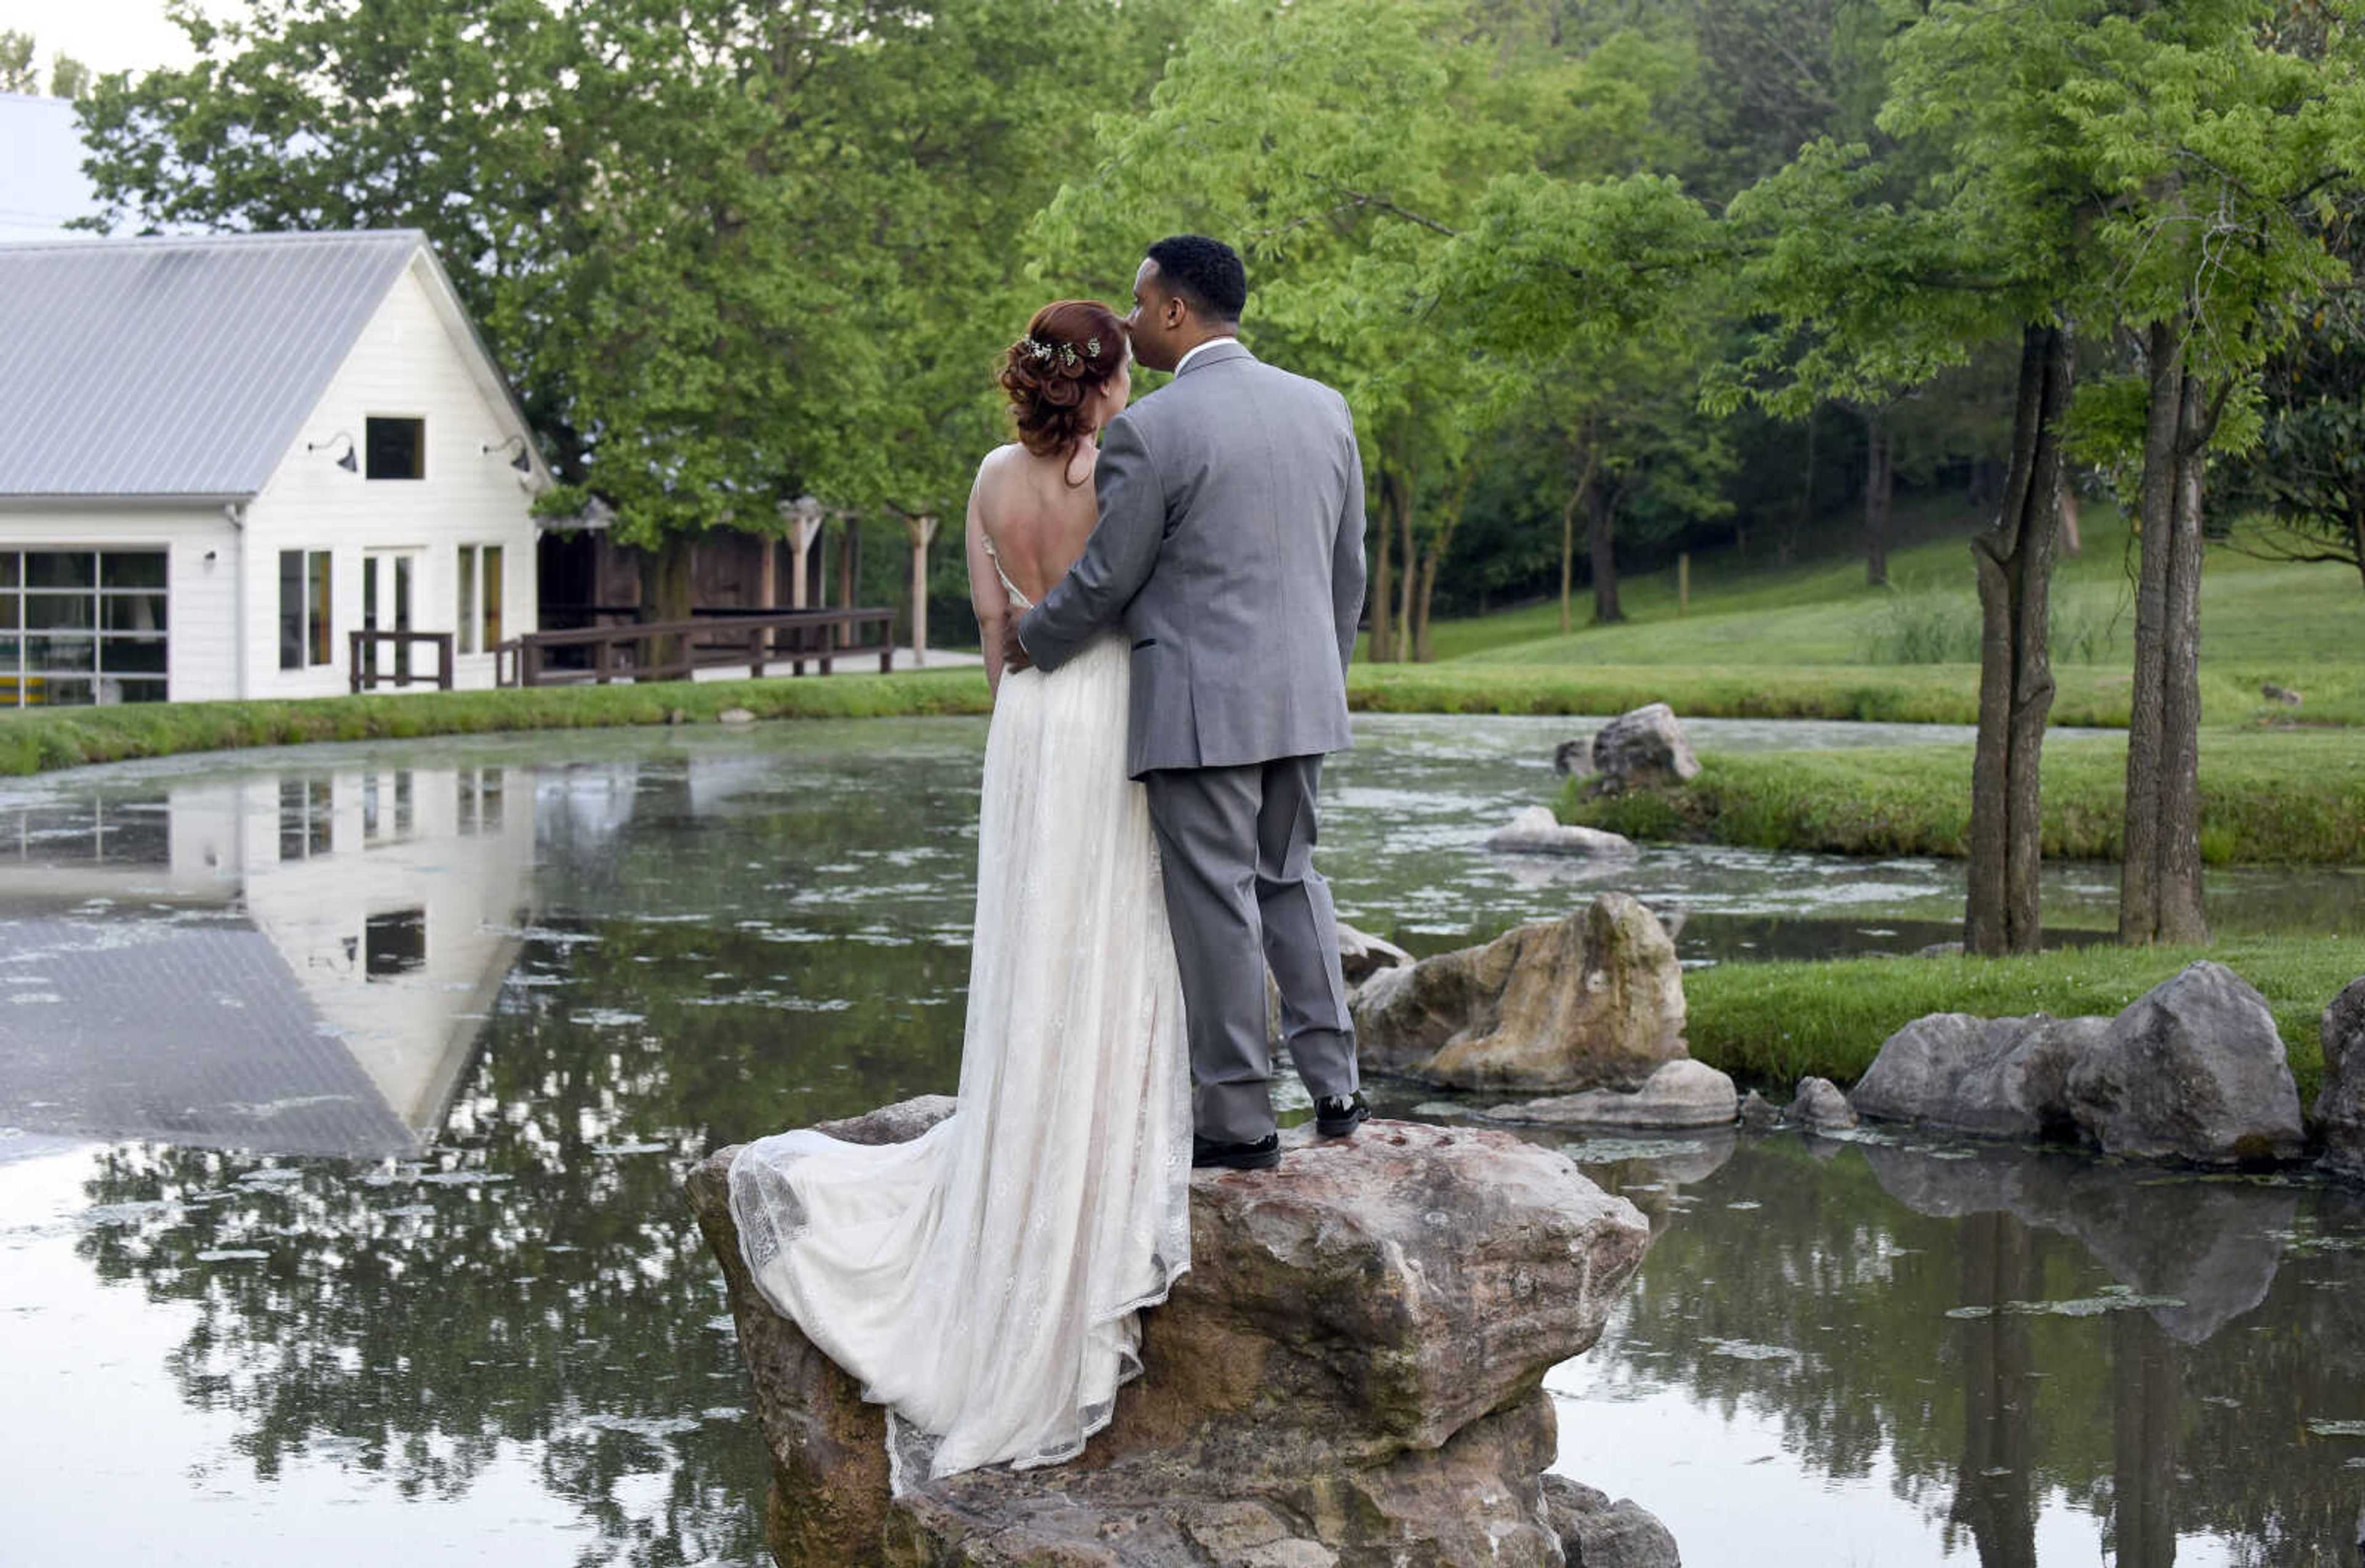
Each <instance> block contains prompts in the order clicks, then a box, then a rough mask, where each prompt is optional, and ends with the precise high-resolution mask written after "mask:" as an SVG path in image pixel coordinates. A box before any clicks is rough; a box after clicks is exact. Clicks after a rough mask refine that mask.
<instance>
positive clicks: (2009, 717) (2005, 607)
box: [1963, 325, 2070, 957]
mask: <svg viewBox="0 0 2365 1568" xmlns="http://www.w3.org/2000/svg"><path fill="white" fill-rule="evenodd" d="M2069 377H2070V361H2069V335H2068V332H2067V331H2065V330H2063V329H2061V328H2059V327H2056V326H2036V325H2033V326H2029V327H2027V328H2024V329H2023V330H2022V332H2021V345H2020V382H2019V390H2018V394H2017V396H2016V398H2014V401H2013V407H2012V463H2011V466H2010V468H2009V470H2008V471H2007V473H2006V475H2005V478H2004V495H2003V507H2002V510H2001V511H2000V512H1999V513H1998V515H1997V517H1996V521H1995V524H1994V526H1993V527H1991V528H1989V529H1987V530H1985V531H1983V532H1980V533H1978V535H1976V536H1974V537H1973V539H1972V541H1971V558H1972V560H1973V561H1974V562H1976V563H1977V564H1978V577H1979V738H1978V751H1977V753H1976V755H1975V756H1974V759H1973V761H1972V764H1971V832H1970V844H1969V846H1968V857H1969V862H1970V897H1969V900H1968V901H1967V907H1966V909H1965V912H1964V918H1963V945H1964V946H1965V947H1967V949H1968V950H1970V951H1971V952H1974V953H1982V954H1987V955H1989V956H1991V957H1992V956H1995V955H1999V954H2003V953H2031V952H2034V951H2035V950H2036V947H2037V943H2038V939H2039V937H2040V936H2041V935H2042V931H2043V927H2042V924H2041V921H2040V912H2039V908H2038V900H2037V884H2036V871H2037V866H2038V864H2039V861H2040V857H2041V856H2042V853H2043V848H2044V840H2043V837H2042V835H2041V834H2040V833H2039V830H2038V816H2037V812H2038V809H2039V806H2040V803H2041V801H2042V790H2041V786H2040V781H2039V774H2038V769H2039V766H2040V764H2041V762H2042V760H2043V756H2044V751H2045V720H2046V715H2047V714H2048V713H2050V712H2051V711H2052V710H2053V666H2052V656H2051V650H2050V647H2049V645H2048V644H2049V638H2050V633H2051V605H2050V602H2049V600H2050V597H2051V594H2052V588H2053V540H2054V533H2055V527H2054V518H2053V497H2054V494H2055V491H2056V489H2057V487H2058V484H2059V475H2060V468H2061V445H2060V419H2061V415H2062V413H2063V411H2064V410H2065V409H2067V408H2068V403H2069Z"/></svg>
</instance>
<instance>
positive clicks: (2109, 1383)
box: [1604, 1137, 2365, 1568]
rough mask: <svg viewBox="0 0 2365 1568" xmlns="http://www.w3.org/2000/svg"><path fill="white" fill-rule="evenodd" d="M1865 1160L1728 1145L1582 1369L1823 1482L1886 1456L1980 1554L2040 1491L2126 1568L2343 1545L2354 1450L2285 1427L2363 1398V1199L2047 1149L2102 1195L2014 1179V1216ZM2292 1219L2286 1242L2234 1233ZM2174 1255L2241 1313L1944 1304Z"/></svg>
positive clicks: (1777, 1146)
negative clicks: (1772, 1441) (1727, 1153)
mask: <svg viewBox="0 0 2365 1568" xmlns="http://www.w3.org/2000/svg"><path fill="white" fill-rule="evenodd" d="M1825 1152H1826V1153H1828V1152H1829V1151H1828V1147H1827V1148H1826V1150H1825ZM1866 1152H1868V1151H1864V1150H1858V1149H1854V1148H1850V1149H1846V1150H1844V1151H1842V1152H1840V1153H1839V1154H1837V1156H1836V1157H1835V1158H1830V1159H1820V1160H1819V1159H1814V1158H1811V1157H1810V1155H1809V1153H1808V1152H1807V1150H1806V1148H1805V1147H1804V1146H1803V1145H1802V1144H1801V1143H1800V1142H1799V1141H1798V1140H1795V1139H1792V1138H1788V1137H1780V1138H1773V1139H1766V1140H1762V1141H1756V1142H1745V1143H1744V1144H1743V1148H1742V1149H1741V1151H1740V1153H1739V1154H1738V1155H1737V1157H1736V1158H1735V1159H1733V1160H1732V1162H1731V1163H1730V1164H1729V1165H1727V1166H1726V1167H1725V1168H1724V1169H1723V1170H1721V1171H1720V1172H1719V1173H1718V1174H1717V1175H1716V1176H1715V1177H1714V1178H1712V1179H1711V1180H1710V1181H1709V1182H1705V1183H1702V1184H1700V1185H1698V1186H1694V1187H1690V1188H1687V1190H1686V1196H1687V1199H1688V1200H1690V1202H1691V1204H1692V1205H1693V1206H1692V1208H1691V1211H1690V1212H1689V1213H1684V1212H1678V1213H1676V1215H1674V1217H1673V1218H1672V1220H1671V1222H1670V1223H1668V1224H1666V1225H1665V1226H1664V1228H1663V1229H1662V1230H1661V1232H1660V1234H1659V1235H1658V1237H1657V1238H1656V1240H1655V1241H1654V1242H1653V1246H1652V1249H1651V1254H1650V1256H1649V1258H1648V1259H1647V1260H1646V1261H1645V1262H1644V1265H1643V1268H1642V1273H1641V1276H1640V1281H1639V1286H1638V1289H1639V1297H1638V1299H1637V1300H1636V1301H1635V1302H1634V1303H1633V1305H1632V1308H1631V1311H1630V1312H1629V1313H1628V1314H1627V1316H1626V1317H1625V1320H1624V1327H1623V1328H1622V1329H1621V1338H1620V1340H1619V1342H1618V1344H1617V1348H1616V1350H1615V1351H1614V1354H1615V1355H1616V1357H1617V1364H1616V1365H1615V1366H1613V1367H1607V1368H1605V1369H1604V1372H1605V1373H1606V1374H1608V1375H1612V1376H1614V1377H1617V1378H1620V1379H1623V1380H1626V1381H1631V1382H1638V1383H1651V1384H1658V1383H1675V1384H1677V1385H1680V1386H1683V1387H1685V1388H1687V1390H1689V1391H1690V1392H1691V1394H1692V1395H1693V1396H1694V1397H1695V1398H1697V1399H1698V1400H1699V1401H1701V1402H1702V1403H1703V1404H1706V1405H1708V1406H1710V1407H1712V1408H1716V1409H1718V1410H1720V1411H1721V1412H1722V1413H1724V1414H1725V1415H1727V1416H1730V1415H1731V1414H1732V1413H1733V1412H1734V1411H1735V1410H1736V1409H1737V1408H1739V1407H1741V1406H1747V1407H1748V1408H1749V1409H1750V1410H1751V1411H1753V1412H1754V1413H1758V1414H1760V1415H1763V1416H1765V1417H1771V1418H1773V1419H1775V1420H1777V1422H1778V1423H1779V1424H1780V1426H1781V1428H1782V1429H1783V1433H1784V1441H1785V1445H1786V1446H1787V1447H1788V1448H1789V1449H1791V1450H1793V1451H1794V1452H1797V1453H1799V1454H1800V1455H1801V1456H1803V1457H1804V1459H1805V1460H1806V1461H1807V1462H1809V1463H1810V1464H1811V1465H1812V1466H1814V1467H1816V1468H1819V1469H1821V1470H1823V1471H1825V1472H1827V1473H1831V1474H1833V1475H1834V1476H1842V1477H1862V1476H1864V1475H1866V1474H1867V1473H1870V1471H1871V1469H1872V1466H1873V1463H1874V1462H1875V1461H1876V1460H1877V1458H1879V1457H1880V1456H1881V1455H1882V1454H1883V1453H1886V1454H1887V1455H1888V1457H1889V1462H1890V1463H1891V1464H1892V1466H1893V1470H1894V1474H1895V1478H1896V1479H1895V1486H1896V1489H1897V1491H1898V1493H1899V1495H1900V1496H1902V1497H1904V1498H1906V1499H1907V1500H1909V1501H1911V1502H1913V1503H1914V1504H1916V1505H1917V1506H1920V1507H1922V1509H1923V1510H1924V1511H1925V1512H1926V1513H1928V1514H1929V1515H1930V1516H1931V1517H1932V1518H1934V1519H1943V1520H1945V1521H1946V1522H1947V1523H1948V1524H1949V1525H1950V1526H1952V1527H1955V1528H1959V1529H1965V1530H1967V1531H1968V1532H1969V1534H1970V1535H1971V1537H1972V1538H1973V1539H1974V1540H1975V1541H1976V1542H1977V1545H1978V1552H1979V1561H1980V1562H1981V1563H1982V1564H1983V1565H1986V1568H1998V1565H2003V1564H2019V1563H2026V1562H2032V1561H2034V1510H2035V1508H2036V1506H2037V1505H2038V1504H2039V1502H2041V1501H2042V1500H2043V1499H2045V1498H2046V1497H2047V1496H2048V1495H2058V1496H2059V1497H2061V1498H2062V1499H2064V1500H2066V1501H2067V1502H2068V1503H2069V1504H2070V1505H2072V1506H2079V1507H2081V1508H2085V1509H2088V1510H2090V1511H2091V1512H2092V1513H2093V1514H2094V1515H2095V1516H2096V1517H2097V1518H2099V1519H2102V1520H2103V1521H2105V1522H2106V1524H2107V1526H2108V1528H2109V1529H2110V1530H2111V1532H2112V1534H2113V1539H2114V1540H2115V1541H2116V1543H2117V1544H2116V1546H2115V1548H2114V1558H2115V1560H2116V1561H2119V1562H2124V1563H2126V1564H2128V1565H2130V1568H2135V1565H2142V1568H2156V1565H2157V1564H2161V1563H2166V1562H2170V1561H2171V1560H2172V1554H2173V1551H2174V1543H2175V1535H2176V1531H2177V1530H2178V1529H2184V1530H2186V1531H2196V1530H2199V1531H2209V1532H2213V1533H2216V1534H2220V1535H2224V1536H2226V1537H2229V1538H2231V1539H2233V1540H2235V1541H2236V1543H2237V1551H2240V1552H2242V1553H2243V1554H2244V1556H2243V1558H2242V1560H2243V1561H2244V1562H2257V1563H2260V1564H2264V1563H2270V1562H2315V1561H2318V1560H2319V1559H2318V1558H2317V1557H2315V1556H2313V1555H2310V1554H2311V1553H2315V1552H2319V1551H2322V1552H2327V1553H2328V1552H2330V1551H2331V1548H2332V1544H2333V1543H2337V1542H2340V1541H2344V1540H2347V1539H2348V1535H2347V1531H2348V1529H2349V1528H2350V1525H2351V1521H2352V1519H2353V1517H2354V1515H2355V1512H2356V1507H2357V1504H2358V1501H2359V1493H2360V1491H2365V1482H2360V1477H2359V1472H2358V1471H2355V1470H2348V1469H2346V1468H2345V1462H2346V1461H2347V1460H2348V1458H2350V1457H2352V1456H2356V1455H2358V1454H2359V1453H2360V1451H2365V1450H2360V1447H2359V1445H2358V1444H2356V1443H2354V1442H2348V1443H2343V1442H2338V1441H2330V1440H2324V1439H2312V1438H2310V1437H2309V1436H2307V1434H2306V1425H2307V1422H2308V1421H2309V1420H2310V1419H2317V1418H2335V1419H2341V1418H2346V1419H2353V1418H2354V1417H2355V1413H2356V1412H2357V1411H2359V1410H2360V1409H2365V1251H2359V1250H2354V1249H2353V1248H2355V1247H2356V1246H2357V1244H2358V1243H2359V1242H2365V1201H2360V1200H2359V1199H2356V1198H2354V1197H2351V1196H2348V1195H2346V1194H2341V1193H2329V1192H2322V1191H2317V1190H2314V1189H2309V1190H2304V1191H2302V1192H2298V1193H2294V1192H2292V1191H2290V1190H2281V1191H2277V1190H2271V1189H2260V1188H2256V1187H2252V1186H2248V1185H2247V1184H2244V1183H2241V1182H2220V1181H2212V1180H2208V1179H2195V1178H2189V1177H2182V1176H2176V1175H2171V1174H2169V1173H2165V1172H2161V1171H2158V1170H2142V1169H2128V1168H2113V1167H2107V1166H2104V1165H2102V1164H2101V1163H2099V1162H2095V1161H2090V1160H2083V1159H2079V1160H2065V1161H2063V1165H2064V1167H2065V1168H2068V1167H2075V1168H2076V1169H2078V1170H2083V1171H2084V1172H2086V1173H2087V1174H2088V1175H2089V1176H2090V1177H2092V1178H2093V1180H2094V1181H2096V1182H2102V1183H2107V1184H2108V1186H2109V1189H2110V1191H2109V1192H2107V1193H2103V1192H2100V1191H2088V1190H2087V1189H2086V1187H2085V1186H2084V1184H2083V1183H2082V1182H2065V1183H2061V1184H2058V1185H2055V1184H2049V1183H2048V1182H2044V1181H2034V1182H2023V1183H2021V1184H2020V1185H2019V1186H2017V1187H2015V1188H2014V1189H2012V1191H2013V1193H2014V1195H2015V1200H2016V1201H2017V1202H2019V1203H2020V1204H2022V1205H2023V1207H2025V1208H2028V1209H2029V1210H2030V1211H2031V1212H2028V1213H2025V1214H2023V1213H2019V1212H2011V1213H2007V1212H2001V1211H2000V1210H1997V1209H1994V1208H1988V1209H1981V1208H1979V1207H1978V1205H1977V1204H1969V1203H1965V1204H1961V1205H1959V1206H1958V1207H1956V1209H1954V1210H1953V1211H1952V1213H1953V1215H1955V1216H1956V1217H1933V1216H1931V1215H1923V1214H1919V1213H1916V1212H1913V1211H1912V1210H1911V1209H1908V1208H1904V1207H1901V1206H1900V1204H1899V1203H1898V1202H1897V1201H1895V1200H1893V1199H1892V1198H1891V1196H1890V1195H1889V1193H1885V1192H1884V1191H1883V1190H1882V1186H1881V1183H1880V1182H1877V1181H1876V1180H1875V1179H1874V1175H1873V1173H1872V1170H1871V1169H1870V1167H1869V1165H1868V1163H1867V1161H1866V1159H1865V1158H1864V1155H1865V1153H1866ZM1880 1152H1881V1153H1883V1154H1884V1155H1887V1154H1890V1153H1892V1152H1894V1151H1888V1150H1883V1151H1880ZM1924 1158H1925V1159H1926V1158H1927V1157H1924ZM1992 1158H2002V1157H1992ZM1933 1163H1934V1164H1935V1165H1937V1166H1939V1167H1941V1168H1943V1167H1945V1166H1946V1165H1949V1164H1956V1165H1959V1166H1964V1167H1973V1166H1974V1162H1972V1161H1959V1162H1956V1161H1944V1160H1942V1161H1935V1162H1933ZM1966 1179H1967V1180H1968V1181H1972V1182H1977V1181H1978V1180H1979V1179H1980V1178H1979V1177H1978V1172H1977V1170H1976V1169H1973V1170H1972V1171H1971V1173H1970V1174H1969V1175H1968V1176H1967V1178H1966ZM1896 1185H1899V1184H1898V1183H1895V1182H1892V1186H1893V1187H1894V1186H1896ZM2122 1189H2123V1190H2122ZM1904 1195H1906V1194H1904V1193H1900V1196H1904ZM1913 1196H1914V1198H1915V1199H1916V1200H1917V1201H1923V1202H1931V1201H1933V1194H1932V1193H1926V1192H1924V1193H1914V1194H1913ZM1743 1200H1746V1201H1748V1202H1750V1203H1754V1204H1758V1205H1759V1207H1758V1208H1757V1209H1756V1210H1755V1211H1754V1212H1751V1213H1748V1214H1747V1215H1746V1216H1745V1219H1744V1217H1743V1215H1721V1214H1714V1213H1712V1212H1711V1211H1713V1210H1715V1209H1716V1208H1718V1207H1720V1206H1721V1205H1722V1204H1727V1203H1732V1202H1737V1201H1743ZM2056 1202H2058V1203H2061V1204H2067V1205H2068V1206H2067V1207H2066V1208H2063V1209H2058V1210H2056V1209H2048V1208H2047V1207H2046V1204H2052V1203H2056ZM2102 1216H2107V1218H2108V1219H2109V1220H2110V1222H2111V1223H2112V1224H2113V1225H2115V1226H2119V1227H2121V1228H2120V1229H2119V1230H2118V1231H2117V1233H2116V1234H2115V1235H2114V1236H2112V1237H2110V1238H2100V1237H2098V1238H2097V1239H2100V1240H2104V1241H2105V1243H2106V1245H2105V1248H2104V1250H2106V1251H2108V1252H2109V1253H2111V1254H2112V1257H2111V1259H2110V1260H2109V1266H2106V1264H2105V1262H2104V1261H2102V1260H2098V1258H2097V1254H2096V1252H2095V1251H2094V1250H2090V1249H2089V1247H2088V1245H2087V1244H2086V1242H2085V1241H2084V1239H2082V1235H2083V1231H2084V1229H2085V1228H2087V1227H2089V1226H2093V1225H2095V1224H2097V1223H2099V1220H2100V1218H2101V1217H2102ZM2294 1216H2295V1217H2294ZM2294 1224H2296V1226H2297V1234H2298V1236H2299V1238H2300V1239H2299V1240H2298V1241H2297V1242H2296V1243H2295V1244H2294V1245H2293V1246H2292V1247H2291V1248H2289V1249H2282V1248H2281V1247H2279V1246H2270V1247H2267V1248H2264V1249H2260V1248H2258V1247H2256V1246H2253V1245H2249V1243H2252V1242H2254V1241H2256V1240H2259V1239H2261V1238H2270V1236H2271V1234H2272V1233H2273V1232H2276V1231H2280V1230H2282V1229H2283V1228H2284V1227H2286V1226H2292V1225H2294ZM2311 1238H2315V1239H2311ZM2279 1251H2280V1252H2281V1258H2280V1260H2278V1257H2277V1253H2278V1252H2279ZM2175 1258H2181V1259H2183V1260H2185V1263H2186V1266H2187V1267H2188V1269H2189V1270H2192V1271H2197V1272H2194V1273H2191V1275H2190V1276H2189V1281H2188V1288H2190V1289H2191V1291H2192V1293H2193V1294H2194V1295H2195V1296H2197V1297H2200V1298H2202V1299H2201V1301H2200V1302H2197V1303H2196V1304H2195V1305H2196V1307H2197V1308H2198V1307H2205V1306H2207V1305H2209V1304H2211V1303H2220V1304H2223V1305H2225V1306H2226V1307H2238V1308H2240V1310H2239V1311H2236V1312H2228V1311H2225V1310H2208V1311H2205V1312H2204V1311H2197V1310H2194V1309H2184V1310H2180V1309H2174V1308H2168V1307H2161V1308H2159V1309H2158V1310H2157V1311H2156V1312H2154V1311H2143V1310H2124V1309H2121V1310H2113V1311H2108V1312H2102V1313H2099V1314H2098V1315H2097V1316H2057V1315H2054V1314H2049V1313H2010V1312H2005V1313H1992V1312H1991V1313H1990V1314H1989V1315H1986V1316H1967V1317H1959V1318H1949V1317H1948V1316H1947V1314H1948V1313H1950V1312H1953V1311H1955V1310H1956V1309H1957V1308H1963V1307H1980V1306H1990V1307H1991V1306H1994V1305H1999V1304H2002V1303H2008V1302H2013V1301H2020V1302H2032V1301H2055V1302H2062V1301H2074V1300H2081V1299H2082V1300H2088V1301H2091V1300H2093V1299H2094V1298H2096V1297H2097V1295H2098V1294H2099V1293H2101V1292H2102V1291H2103V1290H2104V1289H2106V1288H2108V1287H2112V1286H2115V1285H2124V1286H2126V1287H2127V1288H2131V1289H2134V1290H2135V1291H2137V1292H2138V1293H2142V1292H2145V1291H2146V1290H2155V1289H2158V1286H2157V1285H2156V1284H2154V1283H2152V1282H2150V1281H2148V1280H2145V1279H2141V1278H2138V1279H2134V1280H2120V1279H2117V1278H2114V1277H2113V1273H2112V1272H2111V1271H2110V1267H2120V1268H2128V1267H2130V1264H2129V1262H2128V1260H2138V1263H2139V1266H2140V1267H2142V1268H2144V1269H2146V1270H2148V1269H2151V1268H2154V1267H2164V1266H2166V1265H2165V1264H2163V1263H2161V1262H2160V1261H2158V1260H2169V1259H2175ZM2213 1271H2231V1272H2233V1273H2241V1274H2242V1275H2243V1277H2240V1278H2232V1277H2216V1275H2215V1274H2214V1273H2213ZM2243 1271H2249V1272H2247V1273H2244V1272H2243ZM2251 1302H2255V1303H2256V1304H2257V1305H2255V1306H2251V1305H2247V1303H2251ZM2175 1330H2182V1331H2181V1332H2178V1331H2175ZM2196 1334H2197V1335H2198V1336H2199V1337H2198V1338H2195V1337H2194V1336H2195V1335H2196ZM1773 1347H1792V1348H1795V1349H1796V1350H1798V1351H1799V1354H1798V1355H1797V1356H1795V1357H1791V1356H1780V1355H1775V1354H1771V1353H1769V1351H1770V1350H1771V1348H1773ZM1990 1472H2000V1473H1990ZM2320 1560H2321V1561H2324V1562H2336V1561H2346V1559H2345V1558H2342V1557H2337V1556H2333V1555H2326V1556H2324V1557H2322V1558H2321V1559H2320Z"/></svg>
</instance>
